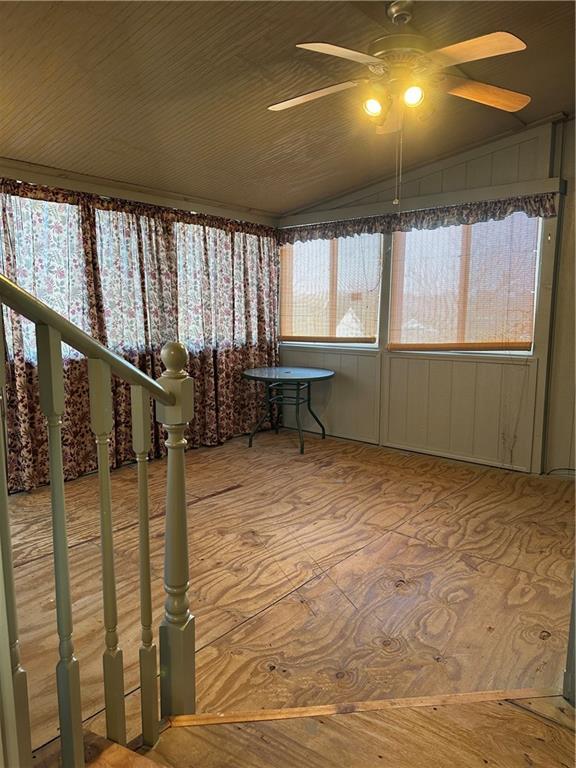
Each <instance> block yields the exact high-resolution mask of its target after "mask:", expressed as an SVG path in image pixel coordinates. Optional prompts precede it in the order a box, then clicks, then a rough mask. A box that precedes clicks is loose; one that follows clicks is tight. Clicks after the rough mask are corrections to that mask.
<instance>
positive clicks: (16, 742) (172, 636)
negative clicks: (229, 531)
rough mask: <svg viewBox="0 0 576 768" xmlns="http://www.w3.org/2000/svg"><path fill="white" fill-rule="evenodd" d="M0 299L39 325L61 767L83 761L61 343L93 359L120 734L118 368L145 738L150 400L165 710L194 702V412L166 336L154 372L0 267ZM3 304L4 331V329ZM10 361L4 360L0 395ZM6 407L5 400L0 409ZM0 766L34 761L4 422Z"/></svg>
mask: <svg viewBox="0 0 576 768" xmlns="http://www.w3.org/2000/svg"><path fill="white" fill-rule="evenodd" d="M0 302H1V303H3V304H6V305H7V306H9V307H11V308H12V309H13V310H14V311H16V312H17V313H19V314H21V315H23V316H24V317H27V318H28V319H29V320H31V321H32V322H33V323H34V324H35V326H36V346H37V353H38V379H39V388H40V406H41V409H42V412H43V414H44V416H45V417H46V422H47V432H48V453H49V460H50V489H51V509H52V539H53V551H54V574H55V597H56V623H57V630H58V637H59V661H58V663H57V665H56V670H55V674H56V681H57V691H58V711H59V720H60V738H61V754H62V764H63V766H64V768H80V767H81V766H83V765H84V747H83V735H82V707H81V690H80V674H79V661H78V659H77V658H76V656H75V652H74V641H73V623H72V600H71V595H70V574H69V565H68V541H67V530H66V500H65V487H64V472H63V463H62V436H61V429H62V414H63V412H64V376H63V365H62V342H65V343H66V344H68V345H69V346H70V347H72V348H74V349H76V350H77V351H78V352H80V353H82V354H83V355H85V356H86V357H87V358H88V380H89V391H90V418H91V428H92V431H93V433H94V436H95V442H96V447H97V456H98V476H99V495H100V536H101V550H102V590H103V606H104V629H105V633H104V637H103V647H104V651H103V672H104V700H105V706H106V731H107V736H108V738H109V739H111V740H112V741H116V742H118V743H120V744H125V743H126V717H125V710H124V671H123V658H122V650H121V648H120V638H119V635H118V628H117V624H118V616H117V601H116V581H115V575H114V546H113V526H112V493H111V478H110V466H109V459H108V442H109V435H110V433H111V431H112V428H113V423H112V388H111V373H112V372H113V373H114V374H116V375H117V376H119V377H120V378H122V379H123V380H124V381H126V382H128V383H129V384H130V385H131V398H132V441H133V448H134V453H135V454H136V460H137V467H138V516H139V517H138V519H139V569H140V616H141V646H140V656H139V658H140V683H141V711H142V736H143V740H144V743H145V744H148V745H152V744H154V742H155V741H156V740H157V737H158V722H159V715H158V693H157V680H158V675H157V661H156V656H157V653H156V646H155V643H154V637H153V628H152V596H151V576H150V544H149V530H148V476H147V460H148V452H149V450H150V430H151V423H150V410H151V409H150V398H153V399H154V400H155V401H156V418H157V420H158V421H159V422H160V423H161V424H162V425H163V427H164V429H165V430H166V432H167V434H168V439H167V440H166V447H167V454H168V455H167V463H168V473H167V486H166V521H165V525H166V530H165V560H164V589H165V592H166V601H165V615H164V619H163V621H162V623H161V625H160V628H159V640H160V702H161V715H162V717H165V716H168V715H176V714H192V713H193V712H194V711H195V686H194V673H195V670H194V617H193V615H192V614H191V613H190V611H189V603H188V597H187V592H188V538H187V523H186V488H185V470H184V448H185V447H186V440H185V438H184V430H185V427H186V424H187V423H188V422H189V421H190V419H191V418H192V416H193V412H194V382H193V380H192V379H191V378H190V377H189V376H188V374H187V372H186V368H187V362H188V353H187V351H186V349H185V347H184V346H183V345H182V344H179V343H177V342H169V343H167V344H166V345H165V346H164V347H163V349H162V353H161V356H162V361H163V363H164V365H165V367H166V370H165V371H164V373H163V374H162V375H161V377H160V379H159V380H158V381H154V380H153V379H151V378H150V377H149V376H147V375H146V374H144V373H143V372H142V371H140V370H138V369H137V368H135V367H134V366H133V365H131V364H130V363H129V362H127V361H126V360H124V359H123V358H122V357H120V356H119V355H117V354H115V353H114V352H112V351H110V350H109V349H107V348H106V347H104V346H103V345H102V344H100V343H99V342H98V341H96V340H95V339H93V338H92V337H90V336H88V335H87V334H86V333H84V332H83V331H81V330H80V329H79V328H77V327H76V326H75V325H73V324H72V323H70V322H69V321H68V320H67V319H66V318H64V317H62V316H61V315H59V314H58V313H57V312H54V311H53V310H52V309H50V308H49V307H48V306H46V305H45V304H43V303H42V302H40V301H38V300H37V299H36V298H34V297H33V296H32V295H30V294H29V293H27V292H26V291H24V290H22V289H21V288H20V287H18V286H17V285H16V284H14V283H12V282H11V281H10V280H8V279H7V278H6V277H5V276H3V275H0ZM1 318H2V312H1V306H0V331H1V338H2V339H3V338H4V332H3V327H1ZM4 386H5V365H4V364H3V363H2V364H1V365H0V391H1V393H2V399H3V400H4ZM2 412H3V413H4V408H3V409H2ZM0 426H1V427H2V428H0V768H31V766H32V748H31V731H30V714H29V706H28V690H27V679H26V671H25V670H24V668H23V666H22V663H21V658H20V651H19V642H18V622H17V612H16V598H15V591H14V572H13V564H12V544H11V538H10V521H9V510H8V482H7V476H6V451H7V447H6V437H5V429H4V424H2V425H0Z"/></svg>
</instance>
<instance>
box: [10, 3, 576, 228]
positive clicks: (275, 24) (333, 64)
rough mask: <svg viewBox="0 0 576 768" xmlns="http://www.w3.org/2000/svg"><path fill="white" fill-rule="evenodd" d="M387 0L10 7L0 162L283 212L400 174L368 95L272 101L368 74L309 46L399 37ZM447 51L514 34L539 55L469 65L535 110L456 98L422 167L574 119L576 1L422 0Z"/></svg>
mask: <svg viewBox="0 0 576 768" xmlns="http://www.w3.org/2000/svg"><path fill="white" fill-rule="evenodd" d="M385 5H386V4H385V3H383V2H92V3H90V2H81V3H76V2H0V73H1V74H0V156H1V157H4V158H11V159H13V160H20V161H26V162H30V163H36V164H40V165H44V166H49V167H51V168H59V169H63V170H65V171H68V172H74V173H81V174H87V175H90V176H95V177H99V178H105V179H110V180H114V181H116V182H122V183H127V184H135V185H140V186H144V187H148V188H152V189H155V190H158V191H166V192H171V193H178V194H182V195H187V196H191V197H194V198H196V199H202V200H205V201H207V202H208V201H218V202H220V203H225V204H227V205H229V206H236V207H238V208H242V209H254V210H259V211H268V212H271V213H285V212H289V211H293V210H297V209H301V208H304V207H306V206H307V205H309V204H312V203H314V202H316V201H319V200H322V199H324V198H329V197H332V196H335V195H337V194H339V193H344V192H347V191H349V190H353V189H356V188H359V187H362V186H364V185H366V184H369V183H372V182H374V181H377V180H378V179H380V178H383V177H386V176H389V175H390V174H391V173H392V171H393V167H394V146H393V145H394V142H393V139H392V137H390V136H378V135H376V134H375V131H374V127H373V125H372V124H371V123H370V122H369V120H368V119H367V118H366V117H365V116H364V115H363V113H362V111H361V109H359V106H360V105H359V99H358V95H357V94H355V92H354V90H352V91H348V92H344V93H339V94H336V95H333V96H330V97H327V98H325V99H321V100H319V101H316V102H313V103H310V104H307V105H304V106H300V107H297V108H294V109H291V110H287V111H285V112H277V113H274V112H269V111H268V110H267V109H266V107H267V106H268V105H269V104H270V103H272V102H274V101H279V100H281V99H284V98H289V97H290V96H294V95H297V94H299V93H302V92H306V91H308V90H313V89H316V88H322V87H325V86H328V85H330V84H332V83H335V82H339V81H341V80H347V79H350V78H355V77H358V76H363V74H364V73H365V71H366V70H364V69H363V68H362V67H361V66H360V65H358V64H354V63H352V62H347V61H344V60H338V59H332V58H330V57H327V56H321V55H319V54H315V53H311V52H309V51H305V50H300V49H297V48H295V44H296V43H298V42H305V41H318V40H322V41H326V42H331V43H335V44H338V45H343V46H346V47H353V48H357V49H360V50H368V47H369V44H370V42H371V41H372V40H374V39H375V38H377V37H379V36H381V35H382V34H386V33H387V32H391V31H397V28H392V25H391V23H390V22H389V21H388V20H387V17H386V9H385ZM413 28H415V30H416V31H418V32H419V33H421V34H424V35H426V36H427V37H429V38H430V40H431V41H432V43H433V44H434V47H441V46H445V45H448V44H450V43H454V42H458V41H460V40H464V39H467V38H470V37H474V36H477V35H483V34H486V33H489V32H493V31H497V30H504V31H508V32H512V33H514V34H516V35H518V36H519V37H520V38H522V39H523V40H524V41H525V42H526V43H527V45H528V49H527V50H526V51H523V52H521V53H514V54H510V55H508V56H503V57H500V58H494V59H487V60H485V61H478V62H473V63H470V64H467V65H463V66H462V67H461V69H462V70H463V72H464V73H465V74H466V75H468V76H470V77H472V78H475V79H478V80H483V81H486V82H489V83H493V84H495V85H499V86H503V87H506V88H510V89H513V90H518V91H523V92H526V93H528V94H530V95H531V96H532V102H531V104H530V105H529V106H528V107H526V108H525V109H524V110H522V111H521V112H519V113H517V114H516V115H512V114H507V113H504V112H499V111H497V110H494V109H491V108H489V107H484V106H481V105H478V104H474V103H471V102H467V101H466V102H465V101H463V100H461V99H457V98H454V97H450V96H443V97H438V98H437V99H436V100H435V102H434V110H435V111H434V112H433V113H432V114H431V115H429V116H428V118H427V119H426V120H425V121H420V120H418V119H414V118H413V119H412V120H411V121H410V122H409V124H408V126H407V129H406V137H405V163H406V167H407V168H410V167H415V166H418V165H421V164H423V163H425V162H428V161H432V160H434V159H437V158H438V157H441V156H445V155H449V154H453V153H455V152H457V151H459V150H461V149H463V148H464V147H467V146H470V145H473V144H478V143H481V142H483V141H488V140H489V139H490V138H492V137H494V136H497V135H501V134H503V133H505V132H508V131H514V130H518V129H520V128H521V127H522V125H523V124H527V123H530V122H533V121H537V120H540V119H542V118H546V117H547V116H550V115H552V114H555V113H558V112H565V113H568V114H571V113H573V110H574V3H573V2H568V1H565V2H531V1H529V2H502V1H498V2H434V1H430V0H428V1H426V2H417V3H415V6H414V24H413Z"/></svg>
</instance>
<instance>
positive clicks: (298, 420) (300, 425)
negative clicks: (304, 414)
mask: <svg viewBox="0 0 576 768" xmlns="http://www.w3.org/2000/svg"><path fill="white" fill-rule="evenodd" d="M302 402H304V401H303V400H302V398H301V397H300V382H299V381H297V382H296V402H295V405H296V426H297V427H298V438H299V440H300V453H304V435H303V434H302V422H301V420H300V403H302Z"/></svg>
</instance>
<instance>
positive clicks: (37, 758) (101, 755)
mask: <svg viewBox="0 0 576 768" xmlns="http://www.w3.org/2000/svg"><path fill="white" fill-rule="evenodd" d="M84 761H85V763H86V768H159V763H158V761H154V762H153V761H152V760H149V759H148V758H147V757H146V756H144V755H140V754H138V753H137V752H133V751H132V750H131V749H128V748H127V747H122V746H120V744H115V743H114V742H113V741H108V739H105V738H104V737H103V736H98V735H97V734H95V733H92V732H91V731H84ZM33 764H34V768H60V766H61V765H62V762H61V756H60V739H54V741H51V742H50V743H49V744H46V745H45V746H44V747H41V748H40V749H37V750H36V751H35V752H34V763H33Z"/></svg>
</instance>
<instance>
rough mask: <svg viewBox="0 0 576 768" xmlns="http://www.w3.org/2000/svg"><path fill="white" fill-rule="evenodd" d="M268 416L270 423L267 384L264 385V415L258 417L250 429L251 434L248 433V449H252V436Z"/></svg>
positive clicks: (268, 389)
mask: <svg viewBox="0 0 576 768" xmlns="http://www.w3.org/2000/svg"><path fill="white" fill-rule="evenodd" d="M268 415H270V421H272V404H271V402H270V387H269V385H268V384H267V385H266V407H265V408H264V413H263V414H262V416H260V418H259V419H258V421H257V422H256V424H255V425H254V427H253V428H252V432H250V436H249V437H248V448H252V440H253V439H254V435H255V434H256V432H258V430H259V429H260V427H261V426H262V424H264V422H265V421H266V419H267V418H268Z"/></svg>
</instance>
